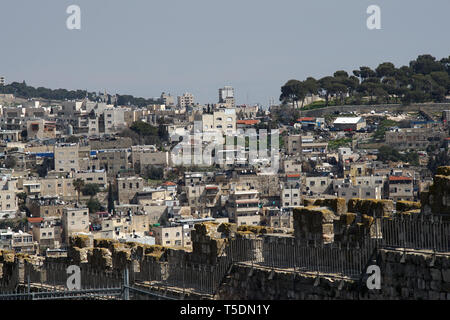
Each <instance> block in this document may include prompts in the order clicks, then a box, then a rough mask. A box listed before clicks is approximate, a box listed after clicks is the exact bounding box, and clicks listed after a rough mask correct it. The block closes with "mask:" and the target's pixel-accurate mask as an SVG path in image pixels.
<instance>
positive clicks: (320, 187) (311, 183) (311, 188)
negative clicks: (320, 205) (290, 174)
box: [304, 176, 331, 196]
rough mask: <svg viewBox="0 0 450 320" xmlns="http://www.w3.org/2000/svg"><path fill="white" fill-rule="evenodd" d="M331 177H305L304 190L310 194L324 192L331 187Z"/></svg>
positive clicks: (316, 194)
mask: <svg viewBox="0 0 450 320" xmlns="http://www.w3.org/2000/svg"><path fill="white" fill-rule="evenodd" d="M330 184H331V179H330V177H328V176H325V177H322V176H319V177H305V186H304V192H306V194H307V195H309V196H318V195H321V194H324V193H325V192H326V191H327V189H328V188H329V187H330Z"/></svg>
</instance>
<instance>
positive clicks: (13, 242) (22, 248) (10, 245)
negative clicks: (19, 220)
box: [0, 229, 38, 254]
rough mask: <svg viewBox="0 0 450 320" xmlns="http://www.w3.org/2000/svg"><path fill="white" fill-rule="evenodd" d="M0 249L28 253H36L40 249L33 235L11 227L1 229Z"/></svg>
mask: <svg viewBox="0 0 450 320" xmlns="http://www.w3.org/2000/svg"><path fill="white" fill-rule="evenodd" d="M0 249H3V250H8V251H14V252H15V253H28V254H36V253H37V251H38V250H37V244H36V243H35V242H34V241H33V235H31V234H29V233H25V232H23V231H19V232H14V231H12V230H11V229H5V230H0Z"/></svg>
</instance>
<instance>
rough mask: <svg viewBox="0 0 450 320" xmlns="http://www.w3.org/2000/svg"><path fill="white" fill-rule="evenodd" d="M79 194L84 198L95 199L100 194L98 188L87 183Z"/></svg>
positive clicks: (93, 184)
mask: <svg viewBox="0 0 450 320" xmlns="http://www.w3.org/2000/svg"><path fill="white" fill-rule="evenodd" d="M81 192H82V193H83V195H84V196H91V197H95V196H96V195H97V193H99V192H100V187H99V186H98V185H97V184H95V183H88V184H85V185H84V186H83V187H82V189H81Z"/></svg>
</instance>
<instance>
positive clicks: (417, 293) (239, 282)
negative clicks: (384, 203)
mask: <svg viewBox="0 0 450 320" xmlns="http://www.w3.org/2000/svg"><path fill="white" fill-rule="evenodd" d="M376 264H377V265H379V266H380V269H381V289H380V290H368V289H367V286H366V285H365V280H363V281H361V282H360V281H359V280H358V279H350V278H342V277H341V278H339V277H338V276H337V275H331V274H329V275H321V276H320V277H318V276H317V275H315V274H312V273H302V272H297V273H294V272H292V271H286V270H280V269H276V270H272V269H270V268H264V267H252V266H250V265H245V264H236V265H234V266H233V268H232V270H231V273H230V274H229V276H228V277H227V278H226V280H225V281H224V283H223V285H222V286H221V288H220V289H219V291H218V295H217V299H219V300H255V299H260V300H340V299H345V300H450V255H440V256H439V255H438V256H435V257H434V258H433V255H432V254H431V253H423V252H417V251H411V252H406V253H404V252H402V251H400V250H398V251H397V250H387V249H381V250H379V255H378V259H377V263H376Z"/></svg>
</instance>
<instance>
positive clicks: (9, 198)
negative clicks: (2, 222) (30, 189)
mask: <svg viewBox="0 0 450 320" xmlns="http://www.w3.org/2000/svg"><path fill="white" fill-rule="evenodd" d="M16 193H17V181H15V180H8V179H7V178H3V179H2V180H0V219H5V218H15V216H16V213H17V211H18V210H19V205H18V199H17V196H16Z"/></svg>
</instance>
